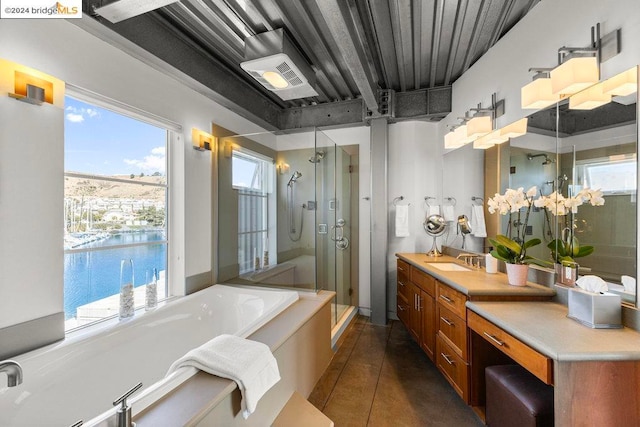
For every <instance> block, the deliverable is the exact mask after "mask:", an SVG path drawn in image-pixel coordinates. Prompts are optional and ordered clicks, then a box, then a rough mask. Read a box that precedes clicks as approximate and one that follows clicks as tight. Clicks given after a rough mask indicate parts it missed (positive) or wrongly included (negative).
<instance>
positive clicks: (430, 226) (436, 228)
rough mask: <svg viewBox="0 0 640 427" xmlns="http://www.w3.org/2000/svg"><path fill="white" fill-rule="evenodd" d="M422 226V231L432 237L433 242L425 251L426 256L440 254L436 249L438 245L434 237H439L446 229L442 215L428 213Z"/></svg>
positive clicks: (445, 222) (437, 255)
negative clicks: (429, 248) (428, 249)
mask: <svg viewBox="0 0 640 427" xmlns="http://www.w3.org/2000/svg"><path fill="white" fill-rule="evenodd" d="M422 226H423V227H424V231H426V232H427V234H428V235H429V236H431V237H432V238H433V244H432V245H431V250H430V251H429V252H427V256H430V257H439V256H442V252H440V251H439V250H438V245H437V244H436V237H440V236H442V235H443V234H444V232H445V231H446V229H447V221H445V219H444V217H443V216H442V215H438V214H435V215H429V216H428V217H427V218H426V219H425V220H424V223H423V224H422Z"/></svg>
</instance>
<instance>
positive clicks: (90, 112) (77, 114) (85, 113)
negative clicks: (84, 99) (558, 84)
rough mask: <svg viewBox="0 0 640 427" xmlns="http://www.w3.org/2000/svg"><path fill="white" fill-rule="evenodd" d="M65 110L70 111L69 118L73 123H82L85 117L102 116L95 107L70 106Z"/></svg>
mask: <svg viewBox="0 0 640 427" xmlns="http://www.w3.org/2000/svg"><path fill="white" fill-rule="evenodd" d="M65 110H66V111H68V113H67V120H69V121H70V122H71V123H82V122H83V121H84V120H85V119H92V118H94V117H100V113H99V112H98V110H96V109H94V108H76V107H72V106H68V107H67V108H66V109H65Z"/></svg>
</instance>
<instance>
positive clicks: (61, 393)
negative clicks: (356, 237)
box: [0, 285, 298, 427]
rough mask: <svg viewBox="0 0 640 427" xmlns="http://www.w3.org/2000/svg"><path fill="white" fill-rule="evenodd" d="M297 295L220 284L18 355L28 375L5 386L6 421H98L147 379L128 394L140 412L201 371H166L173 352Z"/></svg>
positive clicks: (250, 326)
mask: <svg viewBox="0 0 640 427" xmlns="http://www.w3.org/2000/svg"><path fill="white" fill-rule="evenodd" d="M297 300H298V293H297V292H293V291H281V290H270V289H269V290H265V289H256V288H251V287H236V286H224V285H215V286H212V287H210V288H207V289H205V290H202V291H200V292H197V293H195V294H192V295H189V296H186V297H183V298H180V299H178V300H176V301H172V302H169V303H166V304H165V305H164V306H162V307H159V308H157V309H156V310H154V311H152V312H148V313H144V315H140V313H139V312H138V313H136V315H137V317H135V318H134V319H132V320H129V321H126V322H120V323H118V324H116V325H115V326H112V327H109V326H108V325H107V326H104V325H103V326H97V327H94V328H89V330H88V331H84V332H83V331H82V330H81V331H78V333H75V334H73V335H71V336H70V337H68V338H66V339H65V340H64V341H61V342H60V343H56V344H52V345H49V346H47V347H44V348H42V349H38V350H34V351H32V352H29V353H26V354H24V355H21V356H18V357H15V358H14V359H15V360H17V361H18V362H19V363H20V364H21V365H22V368H23V372H24V382H23V383H22V384H21V385H19V386H17V387H12V388H9V387H6V386H4V384H3V386H2V387H3V388H0V425H2V426H5V425H7V426H13V427H20V426H29V427H32V426H43V425H47V426H48V425H51V426H68V425H71V424H72V423H74V422H75V421H77V420H79V419H83V420H85V421H87V420H90V421H89V422H87V423H85V425H97V424H99V423H100V422H101V421H103V420H104V419H106V418H107V417H109V416H111V415H112V414H113V413H114V412H115V408H112V402H113V400H114V399H115V398H117V397H118V396H120V395H121V394H122V393H124V392H125V391H126V390H128V389H129V388H131V387H132V386H134V385H135V384H137V383H138V382H142V383H143V386H144V387H143V389H142V391H141V392H138V393H137V394H136V395H134V396H133V397H132V398H131V399H130V403H131V404H132V405H133V408H134V416H135V414H136V413H139V412H141V411H142V410H144V409H145V408H146V407H147V406H149V405H150V404H152V403H153V402H155V401H157V400H159V399H160V398H161V397H162V396H163V395H164V394H166V393H167V392H169V391H170V390H173V389H174V388H176V387H177V386H178V385H180V384H182V383H183V382H184V381H186V380H187V379H189V378H190V377H191V376H193V375H194V374H195V373H196V370H195V368H182V369H180V370H178V371H176V372H175V373H173V374H172V375H171V376H169V377H167V378H164V376H165V374H166V372H167V370H168V368H169V366H170V365H171V363H172V362H173V361H174V360H176V359H178V358H179V357H180V356H182V355H183V354H184V353H186V352H187V351H189V350H190V349H192V348H195V347H197V346H199V345H201V344H203V343H205V342H206V341H208V340H210V339H211V338H213V337H215V336H217V335H220V334H234V335H237V336H241V337H247V336H249V335H250V334H252V333H253V332H255V331H256V330H258V329H259V328H260V327H261V326H263V325H265V324H266V323H267V322H269V321H270V320H271V319H273V318H274V317H275V316H276V315H278V314H279V313H280V312H282V311H283V310H285V309H286V308H287V307H288V306H290V305H291V304H293V303H294V302H296V301H297ZM5 384H6V383H5ZM110 408H112V409H111V410H110Z"/></svg>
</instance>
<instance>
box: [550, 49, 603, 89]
mask: <svg viewBox="0 0 640 427" xmlns="http://www.w3.org/2000/svg"><path fill="white" fill-rule="evenodd" d="M563 49H566V48H563ZM550 75H551V93H553V94H558V95H572V94H574V93H577V92H580V91H581V90H584V89H586V88H588V87H589V86H592V85H593V84H595V83H598V81H599V80H600V67H599V64H598V58H596V57H595V56H591V57H573V58H570V59H567V60H566V62H564V63H562V64H561V65H560V66H558V67H557V68H555V69H553V70H551V73H550Z"/></svg>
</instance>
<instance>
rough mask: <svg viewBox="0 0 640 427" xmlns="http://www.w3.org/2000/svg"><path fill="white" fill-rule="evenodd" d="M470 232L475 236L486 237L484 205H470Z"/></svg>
mask: <svg viewBox="0 0 640 427" xmlns="http://www.w3.org/2000/svg"><path fill="white" fill-rule="evenodd" d="M471 230H472V231H471V234H473V235H474V236H476V237H487V225H486V224H485V222H484V206H482V205H472V206H471Z"/></svg>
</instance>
